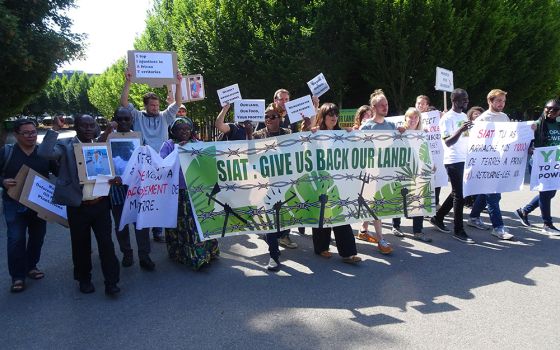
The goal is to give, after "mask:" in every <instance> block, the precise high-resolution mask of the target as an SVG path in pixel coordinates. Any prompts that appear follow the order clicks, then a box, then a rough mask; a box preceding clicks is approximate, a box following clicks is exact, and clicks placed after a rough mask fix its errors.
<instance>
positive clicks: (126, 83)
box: [121, 68, 132, 108]
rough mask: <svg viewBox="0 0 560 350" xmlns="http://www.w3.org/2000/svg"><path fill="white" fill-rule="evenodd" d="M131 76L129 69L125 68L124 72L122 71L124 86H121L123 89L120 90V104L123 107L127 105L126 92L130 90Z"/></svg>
mask: <svg viewBox="0 0 560 350" xmlns="http://www.w3.org/2000/svg"><path fill="white" fill-rule="evenodd" d="M131 78H132V73H130V71H129V70H128V68H127V69H126V72H125V73H124V87H123V91H122V92H121V106H122V107H125V108H126V107H128V94H129V92H130V79H131Z"/></svg>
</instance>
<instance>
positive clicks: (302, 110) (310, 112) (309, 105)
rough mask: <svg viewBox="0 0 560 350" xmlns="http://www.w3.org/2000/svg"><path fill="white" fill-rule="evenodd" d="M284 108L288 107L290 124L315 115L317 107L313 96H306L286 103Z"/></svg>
mask: <svg viewBox="0 0 560 350" xmlns="http://www.w3.org/2000/svg"><path fill="white" fill-rule="evenodd" d="M284 106H285V107H286V112H287V113H288V118H290V123H295V122H298V121H300V120H302V119H303V118H310V117H313V116H314V115H315V106H313V101H312V100H311V95H305V96H303V97H300V98H297V99H295V100H291V101H289V102H286V103H285V104H284Z"/></svg>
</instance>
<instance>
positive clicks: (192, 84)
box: [184, 74, 206, 102]
mask: <svg viewBox="0 0 560 350" xmlns="http://www.w3.org/2000/svg"><path fill="white" fill-rule="evenodd" d="M184 80H186V81H187V82H188V84H187V89H188V100H189V102H193V101H200V100H204V98H205V97H206V92H205V90H204V79H203V78H202V75H200V74H195V75H187V76H186V78H185V79H184Z"/></svg>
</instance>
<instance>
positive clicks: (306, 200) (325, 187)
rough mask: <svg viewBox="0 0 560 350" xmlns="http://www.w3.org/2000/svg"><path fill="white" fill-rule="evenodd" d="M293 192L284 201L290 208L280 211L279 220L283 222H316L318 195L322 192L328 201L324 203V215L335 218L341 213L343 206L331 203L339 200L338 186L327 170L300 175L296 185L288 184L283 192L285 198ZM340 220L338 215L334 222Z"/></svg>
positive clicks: (319, 210)
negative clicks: (286, 189)
mask: <svg viewBox="0 0 560 350" xmlns="http://www.w3.org/2000/svg"><path fill="white" fill-rule="evenodd" d="M293 194H295V195H296V196H295V197H293V198H292V199H291V200H289V201H288V202H287V203H286V206H289V207H291V208H292V209H289V210H285V211H283V212H282V217H281V220H282V222H283V223H284V224H289V223H291V222H294V220H296V221H298V222H302V223H308V224H317V223H318V220H319V215H320V212H321V203H320V201H319V196H320V195H322V194H324V195H327V196H328V202H327V203H326V205H325V209H324V217H325V218H333V219H334V218H337V217H338V216H339V215H341V214H342V212H343V208H342V207H341V206H340V205H333V204H332V203H333V202H335V201H338V200H340V195H339V191H338V187H337V186H335V183H334V181H333V179H332V178H331V177H330V174H329V173H328V172H327V171H313V172H311V173H309V174H307V175H304V176H301V177H300V178H299V179H298V183H297V184H296V185H292V186H290V188H289V189H288V191H287V192H286V193H285V194H284V197H285V200H287V199H289V198H290V197H292V196H293ZM338 221H342V218H340V217H338V220H336V222H338Z"/></svg>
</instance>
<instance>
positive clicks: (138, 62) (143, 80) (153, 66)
mask: <svg viewBox="0 0 560 350" xmlns="http://www.w3.org/2000/svg"><path fill="white" fill-rule="evenodd" d="M128 69H129V70H130V73H132V78H131V81H132V82H133V83H140V84H148V85H150V86H152V87H160V86H165V85H167V84H175V83H176V82H177V77H176V72H177V70H178V69H177V53H175V52H172V51H133V50H132V51H128Z"/></svg>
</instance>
